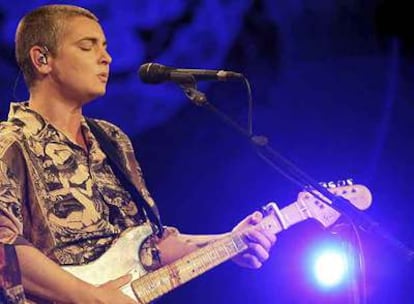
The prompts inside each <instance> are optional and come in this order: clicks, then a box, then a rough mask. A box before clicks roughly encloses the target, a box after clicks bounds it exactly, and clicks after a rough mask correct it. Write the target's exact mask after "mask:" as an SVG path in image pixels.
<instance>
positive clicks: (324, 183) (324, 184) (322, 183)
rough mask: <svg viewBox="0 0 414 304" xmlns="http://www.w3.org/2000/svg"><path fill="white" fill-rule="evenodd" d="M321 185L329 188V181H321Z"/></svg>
mask: <svg viewBox="0 0 414 304" xmlns="http://www.w3.org/2000/svg"><path fill="white" fill-rule="evenodd" d="M319 185H321V186H322V187H324V188H328V183H327V182H319Z"/></svg>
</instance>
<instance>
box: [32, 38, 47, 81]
mask: <svg viewBox="0 0 414 304" xmlns="http://www.w3.org/2000/svg"><path fill="white" fill-rule="evenodd" d="M29 55H30V59H31V61H32V64H33V67H34V69H35V70H36V71H37V72H38V73H40V74H42V75H44V76H46V75H47V74H49V73H50V71H51V66H50V64H49V56H48V55H49V52H48V50H47V49H46V48H45V47H41V46H38V45H35V46H33V47H32V48H31V49H30V51H29Z"/></svg>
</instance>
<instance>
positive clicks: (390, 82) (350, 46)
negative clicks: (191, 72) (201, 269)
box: [0, 0, 414, 304]
mask: <svg viewBox="0 0 414 304" xmlns="http://www.w3.org/2000/svg"><path fill="white" fill-rule="evenodd" d="M51 2H54V3H55V2H58V3H59V1H41V0H37V1H30V2H29V1H23V0H17V1H6V0H1V2H0V31H1V35H0V39H1V40H0V71H1V73H0V92H1V95H0V96H1V103H0V114H1V118H2V119H5V118H6V116H7V111H8V106H9V102H10V101H12V100H24V99H26V98H27V92H26V90H25V88H24V84H23V81H22V77H21V76H19V73H18V70H17V68H16V65H15V63H14V49H13V41H14V30H15V28H16V25H17V22H18V20H19V18H20V17H21V16H22V15H23V14H25V13H26V12H28V11H29V10H30V9H32V8H34V7H36V6H38V5H43V4H49V3H51ZM67 2H70V1H66V2H65V3H67ZM399 2H401V3H399ZM70 3H71V4H75V5H80V6H84V7H86V8H89V9H91V10H92V11H93V12H95V13H96V14H97V16H98V17H99V19H100V21H101V23H102V25H103V27H104V29H105V31H106V34H107V39H108V44H109V51H110V53H111V55H112V57H113V63H112V65H111V69H112V71H111V77H110V84H109V87H108V93H107V95H106V96H105V97H102V98H100V99H99V100H96V101H94V102H93V103H91V104H90V105H88V106H87V109H86V114H87V115H89V116H93V117H98V118H103V119H106V120H109V121H112V122H114V123H116V124H118V125H119V126H121V127H122V128H123V129H124V130H125V132H127V133H128V135H129V136H130V137H131V139H132V140H133V143H134V146H135V148H136V155H137V158H138V159H139V160H140V161H141V164H142V167H143V169H144V173H145V176H146V178H147V183H148V186H149V188H150V189H151V191H152V193H153V196H154V197H155V198H156V200H157V201H158V204H159V207H160V209H161V213H162V215H163V219H164V222H165V224H169V225H175V226H177V227H179V228H180V229H181V230H182V231H183V232H187V233H216V232H217V233H219V232H225V231H228V230H229V229H231V228H232V226H233V225H234V224H235V223H236V222H237V221H238V220H239V219H241V218H242V217H244V216H245V215H247V214H248V213H249V212H251V211H253V210H255V209H257V208H259V207H261V206H262V205H263V204H265V203H266V202H268V201H277V202H279V204H280V206H284V205H286V204H288V203H290V202H292V201H294V200H295V198H296V194H297V193H298V192H299V191H300V190H301V189H300V188H299V187H298V186H296V185H294V184H292V183H291V182H289V181H288V180H287V179H286V178H284V177H283V176H282V175H280V174H279V173H277V172H276V171H274V170H273V169H272V168H271V167H269V166H268V165H267V164H266V163H265V162H264V161H262V160H261V159H260V158H259V157H258V156H257V154H256V153H255V151H254V149H253V148H252V147H251V145H250V144H249V143H248V141H247V140H245V139H243V138H242V137H241V136H240V134H239V133H238V132H236V131H234V130H233V129H231V127H229V126H228V125H226V124H225V123H224V122H222V121H221V120H220V119H218V118H217V117H216V116H214V115H213V114H212V113H209V112H208V111H207V110H205V109H203V108H198V107H196V106H194V105H191V104H190V103H189V102H188V101H187V100H186V97H185V96H184V94H183V93H182V91H181V89H180V88H179V87H178V86H177V85H175V84H172V83H166V84H162V85H157V86H155V85H144V84H142V83H141V82H140V80H139V78H138V77H137V70H138V68H139V66H140V65H141V64H143V63H145V62H159V63H162V64H164V65H170V66H176V67H183V68H184V67H185V68H206V69H228V70H234V71H238V72H241V73H243V74H245V75H246V77H247V78H248V79H249V80H250V83H251V85H252V92H253V101H254V121H253V122H254V124H253V126H254V132H255V133H256V134H260V135H266V136H267V137H268V138H269V140H270V143H271V145H272V146H273V147H274V148H275V149H276V150H277V151H279V152H280V153H281V154H282V155H284V156H285V157H287V158H288V159H290V160H292V161H293V162H294V163H296V164H297V165H298V166H299V167H300V168H302V169H303V170H305V171H306V172H307V173H308V174H310V175H311V176H312V177H313V178H314V179H316V180H318V181H331V180H333V181H336V180H339V179H345V178H353V179H354V181H355V182H356V183H361V184H365V185H367V186H368V187H369V188H370V189H371V191H372V193H373V205H372V207H371V208H370V209H369V211H368V212H367V213H368V214H369V215H370V216H372V217H373V218H374V219H376V220H377V221H378V222H379V223H380V224H381V226H382V227H384V228H385V229H387V230H388V231H390V232H391V233H393V234H394V235H395V236H397V237H398V238H399V239H400V240H402V241H403V242H405V243H406V244H408V245H411V246H412V245H414V242H413V240H414V225H413V220H414V215H413V213H414V207H413V206H414V194H413V191H412V190H413V185H414V178H413V172H414V166H413V162H412V156H413V155H414V144H413V142H414V140H413V135H412V133H413V130H414V119H413V116H414V90H413V88H414V84H413V81H414V74H413V67H414V66H413V56H412V55H413V48H412V45H413V38H412V37H414V33H413V29H414V25H413V24H412V23H413V21H412V20H413V19H412V17H410V16H409V11H410V10H408V8H406V7H405V4H403V3H402V1H388V0H383V1H375V0H371V1H357V0H336V1H318V0H312V1H305V0H302V1H299V0H297V1H286V0H285V1H274V0H257V1H248V0H236V1H224V0H199V1H192V0H187V1H184V0H169V1H160V0H135V1H133V0H124V1H98V0H96V1H93V0H89V1H87V0H85V1H72V2H70ZM392 17H396V18H392ZM199 89H200V90H201V91H203V92H205V93H206V94H207V97H208V100H209V101H210V102H211V103H212V104H214V105H215V106H216V107H218V108H220V109H221V110H222V111H224V112H225V113H227V114H228V115H229V116H230V117H232V118H233V119H235V120H236V121H237V122H239V123H240V124H241V125H242V126H244V127H245V126H246V124H247V99H248V95H247V91H246V87H245V86H244V85H243V83H240V82H226V83H221V82H220V83H213V82H211V83H200V84H199ZM326 238H330V234H329V233H328V232H326V231H324V230H322V229H321V228H320V227H319V226H318V225H317V224H315V223H313V222H305V223H302V224H300V225H298V226H297V227H293V228H292V229H290V230H288V231H286V232H284V233H282V234H280V236H279V239H278V243H277V245H276V246H275V248H274V249H273V252H272V256H271V258H270V260H269V262H268V263H266V264H265V266H264V267H263V268H262V269H261V270H259V271H250V270H244V269H240V268H238V267H236V266H235V265H233V264H232V263H226V264H225V265H223V266H221V267H219V268H217V269H215V270H213V271H211V272H209V273H207V274H206V275H204V276H202V277H200V278H198V279H196V280H195V281H193V282H191V283H189V284H187V285H185V286H184V287H182V288H180V289H179V290H177V291H175V292H173V293H171V294H169V295H167V296H166V297H164V298H163V299H162V300H161V301H160V303H223V304H224V303H252V302H254V303H323V302H324V303H327V302H329V303H344V302H347V301H348V300H349V291H350V288H348V289H345V290H342V291H341V290H336V291H330V292H327V291H321V290H318V289H316V288H314V286H313V285H312V282H311V279H310V278H309V277H308V275H309V274H308V270H307V267H308V265H306V260H307V257H306V255H307V252H308V250H309V248H310V246H311V245H312V244H315V243H317V242H319V240H325V239H326ZM362 243H363V247H364V249H365V255H366V260H367V262H366V276H367V293H368V296H369V302H370V303H407V302H411V301H414V291H413V289H412V279H413V277H414V270H413V268H414V267H413V263H412V262H411V263H408V262H406V261H405V260H404V257H403V256H402V255H400V254H399V253H397V252H396V251H395V250H394V249H393V248H392V246H391V245H389V244H386V243H385V242H384V241H383V240H381V239H380V238H378V237H376V236H375V235H373V234H371V233H363V234H362Z"/></svg>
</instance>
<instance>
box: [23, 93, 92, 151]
mask: <svg viewBox="0 0 414 304" xmlns="http://www.w3.org/2000/svg"><path fill="white" fill-rule="evenodd" d="M29 107H30V109H32V110H33V111H35V112H37V113H39V114H40V115H41V116H42V117H43V118H45V119H46V120H47V121H48V122H49V123H51V124H52V125H53V126H54V127H56V128H57V129H59V130H60V131H61V132H63V133H64V134H65V135H66V136H67V137H68V138H69V139H71V140H72V141H74V142H75V143H78V144H79V145H81V146H84V142H83V136H82V132H81V118H82V105H81V103H79V102H73V101H70V100H66V99H64V98H60V97H56V96H48V95H47V94H46V95H44V94H38V93H35V92H31V94H30V99H29Z"/></svg>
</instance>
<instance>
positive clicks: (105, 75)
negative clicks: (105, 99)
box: [98, 72, 109, 83]
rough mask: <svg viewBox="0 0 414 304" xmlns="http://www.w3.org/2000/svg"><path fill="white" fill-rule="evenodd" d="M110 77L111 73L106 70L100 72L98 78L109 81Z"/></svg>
mask: <svg viewBox="0 0 414 304" xmlns="http://www.w3.org/2000/svg"><path fill="white" fill-rule="evenodd" d="M108 77H109V74H108V73H106V72H104V73H99V74H98V78H99V79H100V80H101V81H102V82H105V83H106V82H108Z"/></svg>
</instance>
